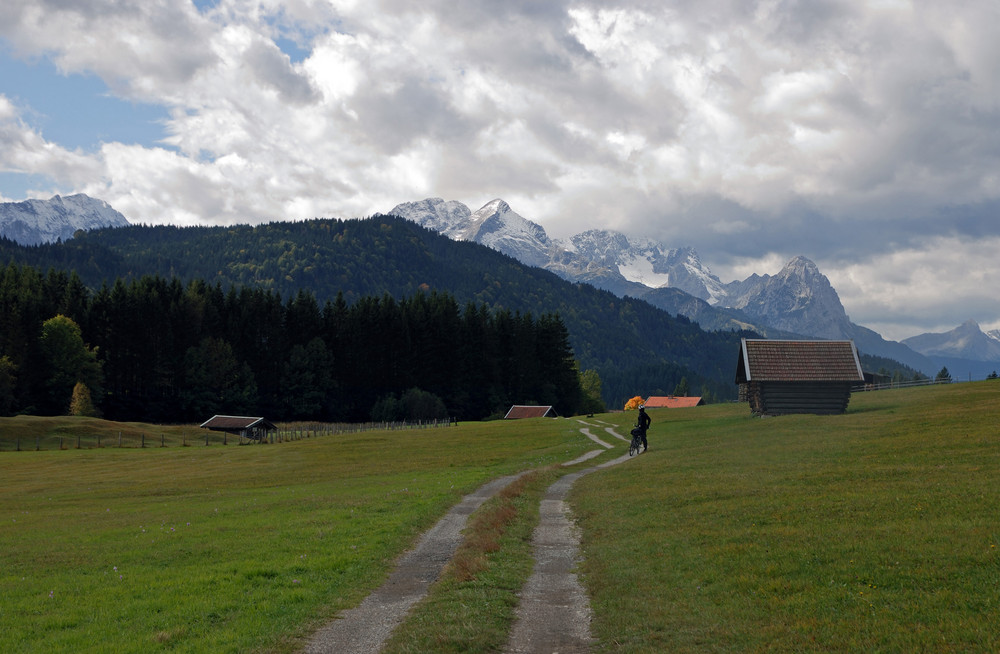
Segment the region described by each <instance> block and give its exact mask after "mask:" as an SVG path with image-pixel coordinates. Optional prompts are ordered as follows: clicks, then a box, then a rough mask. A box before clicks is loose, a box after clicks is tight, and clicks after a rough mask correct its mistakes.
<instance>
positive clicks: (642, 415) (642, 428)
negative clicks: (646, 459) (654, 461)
mask: <svg viewBox="0 0 1000 654" xmlns="http://www.w3.org/2000/svg"><path fill="white" fill-rule="evenodd" d="M652 422H653V421H652V420H650V419H649V414H648V413H646V406H645V405H641V406H640V407H639V419H638V421H637V423H636V426H635V428H636V429H638V430H639V435H640V437H641V438H642V451H643V452H645V451H646V450H648V449H649V444H648V443H647V442H646V430H647V429H649V425H650V424H651V423H652Z"/></svg>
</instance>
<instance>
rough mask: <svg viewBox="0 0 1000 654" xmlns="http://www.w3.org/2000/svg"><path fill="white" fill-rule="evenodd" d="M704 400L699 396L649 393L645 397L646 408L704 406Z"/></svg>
mask: <svg viewBox="0 0 1000 654" xmlns="http://www.w3.org/2000/svg"><path fill="white" fill-rule="evenodd" d="M704 404H705V400H704V399H702V398H700V397H677V396H676V395H650V396H649V397H648V398H646V402H645V404H643V406H645V407H646V408H647V409H683V408H686V407H691V406H704Z"/></svg>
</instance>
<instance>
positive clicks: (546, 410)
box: [503, 404, 557, 420]
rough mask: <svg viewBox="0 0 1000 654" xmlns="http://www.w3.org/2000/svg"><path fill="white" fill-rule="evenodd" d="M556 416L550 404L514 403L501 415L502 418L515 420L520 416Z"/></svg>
mask: <svg viewBox="0 0 1000 654" xmlns="http://www.w3.org/2000/svg"><path fill="white" fill-rule="evenodd" d="M556 416H557V414H556V412H555V410H554V409H553V408H552V406H551V405H549V406H525V405H523V404H515V405H514V406H512V407H511V408H510V411H508V412H507V415H505V416H504V417H503V419H504V420H517V419H520V418H555V417H556Z"/></svg>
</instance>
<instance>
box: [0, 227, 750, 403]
mask: <svg viewBox="0 0 1000 654" xmlns="http://www.w3.org/2000/svg"><path fill="white" fill-rule="evenodd" d="M0 261H7V262H16V263H21V264H27V265H31V266H34V267H36V268H37V269H39V270H41V271H45V270H48V269H49V268H55V269H57V270H63V271H75V272H76V273H77V274H78V275H79V278H80V280H79V281H80V283H81V284H82V285H83V286H85V287H86V288H88V289H91V290H92V291H93V292H94V293H95V294H96V295H101V294H102V293H109V292H110V290H112V289H113V288H114V287H115V285H116V281H117V280H121V281H123V282H136V281H138V280H140V279H141V278H142V277H143V276H144V275H154V276H157V277H158V278H160V281H161V282H165V283H174V282H173V281H172V280H173V279H174V278H177V280H178V281H177V283H179V284H180V285H181V287H182V288H183V287H184V286H185V285H187V284H188V283H190V282H191V281H192V280H199V281H200V282H203V283H204V284H205V285H206V287H208V288H214V287H215V286H216V285H218V286H219V288H220V292H222V293H224V294H225V293H229V292H230V291H231V290H232V289H239V292H240V293H270V294H273V298H274V299H275V301H276V303H277V304H279V305H280V304H282V303H283V301H282V298H284V299H286V300H287V299H291V298H295V297H297V296H298V295H299V292H300V291H301V290H305V291H306V292H307V293H308V294H309V295H312V296H313V297H314V298H315V300H316V302H317V303H318V306H319V307H320V310H321V312H322V307H323V306H324V304H325V303H327V302H330V303H334V302H335V301H336V299H337V297H338V295H339V296H341V297H342V299H343V303H344V305H345V306H348V307H353V306H354V305H355V304H357V303H358V302H359V301H360V300H361V299H362V298H380V299H382V298H384V296H388V297H389V298H392V299H394V300H395V301H397V302H398V301H401V300H403V299H405V298H412V297H413V296H414V295H415V294H417V293H418V292H425V293H430V292H432V291H438V292H439V293H446V294H448V295H450V296H451V297H452V298H453V301H454V302H456V303H457V304H458V305H459V306H465V305H466V304H467V303H470V302H471V303H474V304H475V305H477V306H480V307H484V308H485V309H487V310H488V312H494V311H497V310H501V311H502V310H507V311H509V312H520V313H521V314H530V315H531V316H536V317H540V316H546V315H552V314H558V316H559V318H560V319H561V321H562V323H563V324H564V325H565V328H566V329H567V331H568V337H569V344H570V346H571V348H572V350H573V353H574V355H575V357H576V359H577V360H578V361H579V363H580V367H581V369H595V370H597V371H598V373H599V374H600V376H601V378H602V379H603V380H604V381H605V383H604V393H603V396H604V398H605V400H606V401H608V402H609V403H610V404H612V405H615V404H617V403H618V402H620V401H622V400H623V399H624V398H626V397H630V396H632V395H635V394H647V393H652V392H657V391H662V392H668V393H669V392H672V391H673V389H674V388H675V386H676V385H677V384H678V383H679V382H680V381H681V379H685V380H686V381H687V382H688V384H689V386H690V388H691V391H692V393H694V394H704V395H708V396H710V397H714V398H729V397H733V396H734V395H735V392H736V388H735V385H734V384H733V381H732V380H733V374H734V370H735V361H736V353H737V351H738V343H739V336H740V334H736V333H708V332H704V331H702V330H701V329H700V328H698V326H697V325H695V324H693V323H691V322H690V321H688V320H687V319H685V318H675V317H671V316H669V315H668V314H666V313H665V312H663V311H660V310H658V309H656V308H654V307H652V306H651V305H649V304H647V303H645V302H642V301H638V300H633V299H629V298H625V299H620V298H617V297H615V296H614V295H612V294H611V293H608V292H605V291H599V290H597V289H594V288H593V287H590V286H587V285H575V284H571V283H568V282H566V281H564V280H562V279H560V278H558V277H557V276H556V275H554V274H552V273H549V272H546V271H544V270H541V269H537V268H530V267H527V266H524V265H522V264H520V263H519V262H517V261H515V260H514V259H512V258H510V257H507V256H504V255H502V254H499V253H497V252H495V251H493V250H490V249H488V248H485V247H483V246H480V245H476V244H472V243H464V242H455V241H451V240H450V239H448V238H446V237H443V236H441V235H439V234H436V233H433V232H430V231H428V230H426V229H424V228H422V227H419V226H418V225H416V224H414V223H412V222H409V221H406V220H403V219H400V218H396V217H391V216H377V217H374V218H369V219H364V220H333V219H331V220H313V221H307V222H300V223H271V224H266V225H260V226H256V227H251V226H236V227H194V228H178V227H167V226H157V227H148V226H130V227H125V228H115V229H105V230H97V231H93V232H86V233H78V234H77V235H76V237H74V238H73V239H71V240H69V241H66V242H63V243H55V244H49V245H40V246H34V247H22V246H18V245H16V244H14V243H12V242H10V241H3V240H0ZM102 285H105V286H106V288H105V289H104V290H103V291H102V290H101V287H102ZM138 320H139V321H140V322H147V321H162V320H164V316H163V315H162V313H158V312H157V311H156V310H155V309H153V310H150V311H147V312H144V313H142V314H141V316H139V317H138ZM248 320H249V318H248ZM176 328H177V329H183V325H178V326H177V327H176ZM285 328H286V329H289V330H293V331H295V330H297V329H298V326H297V325H296V324H295V323H294V321H293V322H291V323H289V324H287V325H286V326H285ZM95 342H96V341H95ZM306 342H307V341H306ZM109 356H110V355H109ZM640 372H641V374H642V378H641V379H640V378H638V377H637V376H636V375H638V374H639V373H640ZM468 392H469V393H471V394H477V393H482V390H481V389H472V388H470V389H468ZM534 399H540V398H534Z"/></svg>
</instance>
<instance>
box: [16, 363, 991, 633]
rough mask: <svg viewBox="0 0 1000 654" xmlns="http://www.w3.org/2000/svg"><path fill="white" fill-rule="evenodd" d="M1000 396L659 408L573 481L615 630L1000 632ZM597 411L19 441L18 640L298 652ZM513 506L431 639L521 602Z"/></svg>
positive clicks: (599, 627)
mask: <svg viewBox="0 0 1000 654" xmlns="http://www.w3.org/2000/svg"><path fill="white" fill-rule="evenodd" d="M998 396H1000V386H998V385H997V384H996V383H995V382H981V383H975V384H957V385H953V386H945V387H933V388H921V389H911V390H901V391H883V392H879V393H872V394H858V395H855V396H854V398H853V400H852V403H851V408H850V410H849V412H848V413H847V414H846V415H842V416H786V417H781V418H767V419H755V418H751V417H750V415H749V411H748V410H747V409H746V406H745V405H719V406H709V407H699V408H697V409H686V410H672V411H671V410H663V411H657V412H653V413H652V417H653V420H654V424H653V428H652V430H651V432H650V442H651V449H650V451H649V452H648V453H646V454H644V455H641V456H640V457H638V458H637V459H635V460H632V461H629V462H628V463H627V464H626V465H621V466H616V467H614V468H611V469H609V470H606V471H602V472H598V473H594V474H592V475H588V476H585V477H583V478H582V479H580V480H579V481H578V482H577V483H576V485H575V486H574V490H573V494H572V497H571V499H570V501H571V505H572V506H573V508H574V511H575V513H576V515H577V517H578V520H579V523H580V526H581V527H582V533H583V537H584V553H585V559H584V561H583V563H582V565H581V572H582V573H583V574H584V579H585V583H586V585H587V588H588V590H589V592H590V593H591V596H592V603H593V608H594V612H595V621H594V625H593V628H594V631H595V635H596V636H597V637H598V638H599V639H600V644H599V646H598V648H597V649H598V650H600V651H629V652H633V651H634V652H658V651H673V652H706V651H707V652H726V651H739V652H744V651H761V650H767V651H775V652H792V651H859V650H864V651H908V652H909V651H934V652H939V651H996V650H1000V620H998V619H997V618H996V615H997V613H998V612H997V608H998V607H997V603H998V600H997V597H998V596H1000V559H998V558H997V557H998V556H1000V555H998V552H997V550H998V549H1000V517H998V516H1000V511H998V509H1000V492H998V490H997V488H996V483H995V482H996V479H997V478H998V472H1000V437H998V436H997V432H996V425H997V423H998V419H1000V404H998V402H997V399H998ZM632 417H634V416H633V415H632V414H618V415H615V416H602V418H604V419H606V420H609V421H613V422H617V423H620V424H622V425H624V424H625V423H626V422H628V421H629V420H630V419H631V418H632ZM0 426H2V424H0ZM577 427H578V425H576V424H575V423H572V422H567V421H527V422H521V423H517V424H513V425H512V424H510V423H489V424H483V425H463V426H461V427H459V428H451V429H444V430H428V431H424V432H417V433H413V432H404V433H381V434H378V433H376V434H360V435H353V436H337V437H328V438H320V439H312V440H306V441H296V442H292V443H284V444H282V445H280V446H265V447H242V448H240V447H228V448H223V447H207V448H206V447H201V448H194V447H192V448H167V449H159V448H157V449H148V450H138V449H124V450H119V449H117V448H111V449H103V450H72V451H63V452H59V451H51V452H24V453H13V452H5V453H3V455H2V456H0V479H2V480H3V488H4V493H3V494H2V495H0V524H3V525H4V529H3V530H0V586H2V587H3V588H4V592H5V597H4V601H3V602H2V603H0V651H11V652H17V651H37V650H48V651H66V650H86V649H88V647H89V648H90V649H92V650H95V651H101V650H115V651H156V650H157V649H164V650H171V651H284V650H288V649H290V648H293V647H294V646H295V644H296V642H298V641H297V640H296V638H297V636H299V635H302V634H305V633H308V632H309V629H310V626H311V625H315V624H316V623H317V622H319V621H322V620H323V619H324V618H325V617H327V616H329V615H330V614H331V613H332V612H333V611H335V610H337V609H339V608H342V607H346V606H350V605H352V604H355V603H357V601H359V600H360V599H361V597H363V596H364V594H365V593H366V592H367V590H368V589H370V588H371V587H373V586H374V585H376V584H377V583H378V581H379V580H380V579H381V578H382V576H383V575H384V574H385V572H386V570H387V569H388V566H389V565H390V564H391V561H392V559H393V557H394V556H395V555H396V554H397V553H398V552H399V551H400V550H401V549H402V548H404V547H405V546H406V545H407V544H408V543H410V542H412V540H413V538H414V537H415V536H416V535H417V534H418V533H419V532H420V531H421V530H422V529H424V528H426V527H427V526H429V525H430V524H431V523H432V522H433V521H434V520H435V519H436V517H437V516H439V515H440V514H441V513H442V512H443V511H444V510H446V508H447V507H448V506H450V505H451V504H452V503H454V502H455V501H457V499H458V498H459V497H460V495H461V494H462V493H464V492H465V491H467V490H470V489H472V488H473V487H475V486H477V485H478V484H479V483H481V482H482V481H484V480H486V479H487V478H491V477H495V476H497V475H500V474H505V473H507V472H510V471H513V470H516V469H523V468H528V467H540V466H546V465H549V464H551V463H553V462H556V461H562V460H567V459H569V458H572V456H574V455H576V454H578V453H580V452H582V451H585V450H588V449H590V448H591V445H592V444H591V443H590V442H589V441H585V440H584V439H583V438H582V437H581V436H580V435H579V433H578V432H577V431H576V428H577ZM623 429H624V428H623ZM620 433H625V431H621V432H620ZM403 443H405V447H402V446H400V447H396V446H397V445H402V444H403ZM623 447H624V445H622V448H623ZM549 474H551V473H549ZM543 487H544V483H541V484H540V485H538V486H537V488H534V490H532V491H531V492H529V493H527V495H525V497H531V496H537V494H538V493H539V492H540V491H541V490H542V488H543ZM516 501H517V502H521V500H520V499H518V500H516ZM484 508H487V510H489V509H488V507H484ZM501 508H502V507H501ZM517 511H518V514H519V515H520V514H523V515H524V517H525V518H526V519H527V522H522V521H521V519H520V518H517V519H516V521H515V522H514V523H511V525H512V526H511V531H510V532H509V533H508V534H507V535H505V536H503V537H502V538H501V541H500V542H501V549H500V550H499V551H496V552H493V553H492V554H490V555H489V557H490V559H491V560H495V561H497V563H498V564H499V567H495V566H494V564H493V563H491V564H489V565H488V566H487V568H486V570H485V571H484V572H483V573H481V574H480V575H479V577H478V578H477V579H472V580H471V581H461V580H458V581H457V583H456V582H455V581H450V580H446V581H445V582H444V583H442V584H440V585H439V586H438V587H437V588H436V590H435V592H436V595H435V597H434V598H432V599H431V600H430V602H428V606H426V607H425V608H426V609H429V610H430V613H423V614H421V613H419V612H418V613H416V614H415V615H414V618H415V619H414V620H413V621H411V623H410V624H409V625H408V627H407V628H408V629H413V630H414V631H415V633H414V634H413V635H414V636H415V637H419V638H420V639H421V641H420V642H423V643H425V644H426V643H435V642H436V643H438V644H439V645H442V646H443V645H444V643H445V642H448V643H450V645H449V647H451V646H453V647H454V649H455V651H480V650H483V651H490V647H495V646H496V645H495V643H497V642H499V641H500V640H502V633H501V634H499V635H497V637H495V638H494V637H492V636H491V637H490V638H478V635H479V633H477V632H481V633H482V634H483V635H485V634H486V633H487V632H494V631H496V630H497V628H498V627H499V626H500V625H502V624H504V623H505V622H506V621H507V620H508V619H509V618H508V617H505V616H506V614H507V612H509V598H510V595H511V593H512V592H514V590H513V587H511V588H507V586H509V585H510V581H509V580H510V579H512V578H513V577H510V574H511V573H514V575H515V576H520V577H523V575H524V568H523V566H522V565H521V564H520V563H518V561H519V560H522V559H523V557H524V556H526V554H525V552H526V548H525V547H524V543H525V539H526V538H527V533H528V531H529V530H526V528H527V527H530V524H531V522H532V521H533V517H532V514H533V511H532V510H531V507H530V506H529V505H528V504H524V506H522V507H521V508H519V509H517ZM515 525H520V526H515ZM8 526H9V528H8ZM116 568H117V569H116ZM515 570H517V572H516V573H515V572H514V571H515ZM515 585H516V584H515ZM501 589H502V591H503V592H502V593H501V594H500V595H497V592H498V591H500V590H501ZM487 601H493V602H496V603H497V604H498V605H500V607H499V608H497V609H490V608H487V610H486V611H485V612H484V611H479V610H478V608H482V607H481V606H480V605H481V604H482V603H484V602H487ZM435 602H437V604H436V605H435V604H434V603H435ZM442 602H443V603H444V604H442ZM471 605H476V606H477V607H478V608H477V615H475V616H473V615H472V614H471V613H469V612H468V611H467V610H466V609H467V608H468V607H469V606H471ZM421 610H424V609H423V608H422V609H421ZM422 615H428V616H432V618H431V620H427V619H423V618H421V616H422ZM428 622H432V623H433V622H437V623H439V626H438V628H439V630H440V632H439V633H440V635H435V634H434V633H433V629H432V630H431V631H428V630H427V628H426V627H427V624H428ZM477 624H478V625H480V626H479V627H477V626H476V625H477ZM431 626H432V627H434V625H433V624H431ZM416 632H419V636H418V635H417V633H416ZM466 634H468V635H466ZM486 641H489V642H492V643H494V644H493V645H487V644H486ZM407 642H409V641H408V640H407V639H406V638H403V639H398V640H396V641H394V643H395V644H396V645H397V646H400V651H406V650H407V646H406V645H405V644H406V643H407ZM477 642H478V643H479V644H476V643H477ZM95 644H96V645H95ZM477 648H478V649H477Z"/></svg>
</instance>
